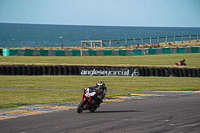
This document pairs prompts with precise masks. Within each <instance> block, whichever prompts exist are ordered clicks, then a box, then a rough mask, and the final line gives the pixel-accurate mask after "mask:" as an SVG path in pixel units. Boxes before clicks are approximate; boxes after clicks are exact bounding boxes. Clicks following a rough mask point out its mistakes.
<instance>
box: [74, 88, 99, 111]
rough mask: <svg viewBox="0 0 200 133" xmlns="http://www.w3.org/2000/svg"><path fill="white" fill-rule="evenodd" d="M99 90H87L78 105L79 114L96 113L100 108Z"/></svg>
mask: <svg viewBox="0 0 200 133" xmlns="http://www.w3.org/2000/svg"><path fill="white" fill-rule="evenodd" d="M98 95H99V93H98V90H97V89H91V88H85V90H84V92H83V96H82V101H81V102H80V104H79V105H78V108H77V112H78V113H81V112H82V111H83V110H89V111H90V112H95V110H96V109H97V108H98V107H99V104H100V103H99V101H98V98H97V97H98Z"/></svg>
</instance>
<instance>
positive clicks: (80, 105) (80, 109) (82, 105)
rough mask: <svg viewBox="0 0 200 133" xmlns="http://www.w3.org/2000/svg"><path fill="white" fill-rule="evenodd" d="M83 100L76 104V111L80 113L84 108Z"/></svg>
mask: <svg viewBox="0 0 200 133" xmlns="http://www.w3.org/2000/svg"><path fill="white" fill-rule="evenodd" d="M84 105H85V101H84V100H82V101H81V103H80V104H79V105H78V108H77V113H81V112H82V111H83V109H84Z"/></svg>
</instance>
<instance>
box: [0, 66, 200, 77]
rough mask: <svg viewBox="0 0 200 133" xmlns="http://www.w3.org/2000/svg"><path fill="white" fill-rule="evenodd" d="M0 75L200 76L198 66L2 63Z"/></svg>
mask: <svg viewBox="0 0 200 133" xmlns="http://www.w3.org/2000/svg"><path fill="white" fill-rule="evenodd" d="M0 75H30V76H31V75H89V76H104V75H107V76H112V75H115V76H157V77H200V68H166V67H160V68H155V67H113V66H72V65H69V66H67V65H56V66H37V65H13V66H9V65H2V66H0Z"/></svg>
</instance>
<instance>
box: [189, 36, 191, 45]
mask: <svg viewBox="0 0 200 133" xmlns="http://www.w3.org/2000/svg"><path fill="white" fill-rule="evenodd" d="M190 41H191V35H189V43H190Z"/></svg>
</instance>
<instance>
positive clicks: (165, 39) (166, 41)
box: [165, 36, 167, 44]
mask: <svg viewBox="0 0 200 133" xmlns="http://www.w3.org/2000/svg"><path fill="white" fill-rule="evenodd" d="M165 44H167V36H166V38H165Z"/></svg>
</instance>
